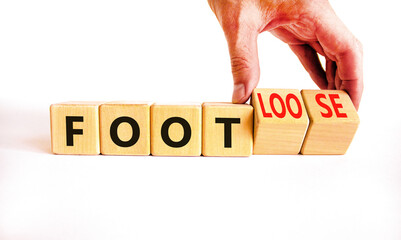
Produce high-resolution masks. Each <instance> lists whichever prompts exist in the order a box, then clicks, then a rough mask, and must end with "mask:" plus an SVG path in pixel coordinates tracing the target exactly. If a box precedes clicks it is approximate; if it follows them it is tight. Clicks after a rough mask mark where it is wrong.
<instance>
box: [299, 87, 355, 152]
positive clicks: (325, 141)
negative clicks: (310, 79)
mask: <svg viewBox="0 0 401 240" xmlns="http://www.w3.org/2000/svg"><path fill="white" fill-rule="evenodd" d="M301 94H302V97H303V99H304V102H305V106H306V109H307V111H308V115H309V118H310V126H309V128H308V131H307V133H306V136H305V140H304V143H303V146H302V149H301V153H302V154H345V153H346V151H347V149H348V147H349V145H350V144H351V142H352V139H353V137H354V135H355V133H356V131H357V129H358V125H359V117H358V113H357V111H356V110H355V107H354V105H353V104H352V102H351V99H350V98H349V96H348V94H347V93H346V92H344V91H341V90H302V91H301Z"/></svg>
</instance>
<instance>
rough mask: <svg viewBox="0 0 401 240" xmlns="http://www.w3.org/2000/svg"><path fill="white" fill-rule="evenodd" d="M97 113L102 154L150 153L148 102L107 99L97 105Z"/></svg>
mask: <svg viewBox="0 0 401 240" xmlns="http://www.w3.org/2000/svg"><path fill="white" fill-rule="evenodd" d="M99 115H100V152H101V153H102V154H109V155H149V154H150V104H149V103H147V102H108V103H105V104H102V105H101V106H100V108H99Z"/></svg>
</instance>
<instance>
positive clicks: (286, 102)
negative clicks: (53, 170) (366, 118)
mask: <svg viewBox="0 0 401 240" xmlns="http://www.w3.org/2000/svg"><path fill="white" fill-rule="evenodd" d="M251 104H252V105H248V104H231V103H203V104H202V105H201V104H179V105H174V104H150V103H143V102H106V103H101V102H66V103H59V104H53V105H51V107H50V118H51V137H52V151H53V152H54V153H56V154H100V153H101V154H109V155H149V154H152V155H156V156H200V155H201V154H202V155H204V156H249V155H251V154H258V155H265V154H266V155H267V154H298V153H302V154H344V153H345V152H346V151H347V149H348V147H349V145H350V143H351V141H352V138H353V136H354V134H355V132H356V130H357V128H358V125H359V118H358V114H357V112H356V110H355V108H354V106H353V104H352V102H351V100H350V98H349V96H348V94H347V93H346V92H344V91H340V90H302V91H301V92H299V90H295V89H255V90H254V91H253V93H252V100H251Z"/></svg>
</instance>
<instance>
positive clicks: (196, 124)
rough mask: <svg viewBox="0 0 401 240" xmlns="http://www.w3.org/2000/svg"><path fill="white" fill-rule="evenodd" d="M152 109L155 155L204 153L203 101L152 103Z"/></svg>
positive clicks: (152, 145)
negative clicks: (202, 151) (202, 144)
mask: <svg viewBox="0 0 401 240" xmlns="http://www.w3.org/2000/svg"><path fill="white" fill-rule="evenodd" d="M150 109H151V110H150V112H151V114H150V116H151V117H150V119H151V120H150V125H151V138H150V139H151V145H150V146H151V147H150V148H151V154H152V155H156V156H200V155H201V143H202V109H201V105H200V104H153V105H152V106H151V108H150Z"/></svg>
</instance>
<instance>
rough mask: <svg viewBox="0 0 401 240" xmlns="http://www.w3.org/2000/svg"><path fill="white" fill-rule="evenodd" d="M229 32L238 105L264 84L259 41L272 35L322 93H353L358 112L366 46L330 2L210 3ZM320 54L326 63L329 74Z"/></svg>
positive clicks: (220, 0) (239, 0)
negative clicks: (364, 48) (363, 47)
mask: <svg viewBox="0 0 401 240" xmlns="http://www.w3.org/2000/svg"><path fill="white" fill-rule="evenodd" d="M208 2H209V5H210V7H211V9H212V10H213V12H214V13H215V14H216V17H217V19H218V21H219V22H220V25H221V26H222V28H223V31H224V33H225V36H226V39H227V43H228V48H229V52H230V58H231V68H232V74H233V78H234V92H233V99H232V101H233V102H234V103H244V102H246V101H247V100H248V98H249V96H250V95H251V93H252V91H253V89H254V88H255V87H256V86H257V84H258V82H259V76H260V70H259V59H258V49H257V37H258V35H259V34H260V33H261V32H264V31H269V32H271V33H272V34H273V35H274V36H276V37H278V38H279V39H281V40H282V41H283V42H285V43H287V44H288V45H289V46H290V48H291V50H292V51H293V52H294V53H295V54H296V55H297V57H298V58H299V60H300V61H301V63H302V65H303V66H304V68H305V69H306V71H307V72H308V73H309V75H310V76H311V78H312V79H313V81H314V82H315V83H316V84H317V85H318V87H320V88H321V89H341V90H345V91H346V92H348V94H349V96H350V98H351V100H352V102H353V103H354V106H355V108H356V109H358V108H359V103H360V101H361V96H362V91H363V73H362V55H363V52H362V45H361V43H360V42H359V41H358V40H357V39H356V38H355V37H354V36H353V35H352V33H351V32H350V31H349V30H348V29H347V28H346V27H345V25H344V24H343V23H342V22H341V20H340V19H339V18H338V17H337V16H336V14H335V13H334V10H333V9H332V8H331V6H330V4H329V2H328V1H327V0H208ZM317 53H319V54H320V55H322V56H324V57H325V58H326V71H325V70H324V69H323V67H322V65H321V63H320V60H319V58H318V55H317Z"/></svg>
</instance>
